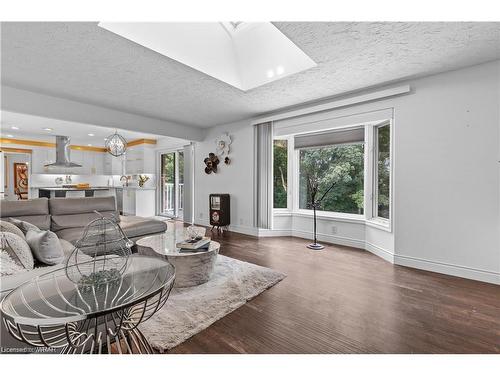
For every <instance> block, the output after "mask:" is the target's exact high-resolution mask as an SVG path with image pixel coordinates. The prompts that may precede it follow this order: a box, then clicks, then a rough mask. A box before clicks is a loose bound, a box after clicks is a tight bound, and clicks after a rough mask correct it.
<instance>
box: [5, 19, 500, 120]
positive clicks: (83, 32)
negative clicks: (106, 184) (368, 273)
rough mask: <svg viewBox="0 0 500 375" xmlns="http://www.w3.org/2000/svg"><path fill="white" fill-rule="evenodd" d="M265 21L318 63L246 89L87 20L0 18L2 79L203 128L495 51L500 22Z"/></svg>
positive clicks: (477, 59)
mask: <svg viewBox="0 0 500 375" xmlns="http://www.w3.org/2000/svg"><path fill="white" fill-rule="evenodd" d="M274 24H275V25H276V27H277V28H278V29H279V30H281V31H282V32H283V33H284V34H285V35H286V36H287V37H288V38H290V39H291V40H292V41H293V42H294V43H295V44H297V46H298V47H299V48H301V49H302V50H303V51H304V52H305V53H306V54H307V55H309V56H310V57H311V58H312V59H313V60H314V61H316V62H317V63H318V66H317V67H315V68H313V69H310V70H307V71H305V72H302V73H298V74H295V75H292V76H289V77H286V78H284V79H282V80H279V81H276V82H273V83H269V84H266V85H264V86H261V87H258V88H256V89H253V90H250V91H248V92H242V91H240V90H238V89H236V88H234V87H231V86H230V85H227V84H225V83H223V82H220V81H218V80H217V79H215V78H212V77H209V76H207V75H205V74H203V73H200V72H198V71H196V70H194V69H191V68H189V67H187V66H185V65H182V64H181V63H179V62H176V61H174V60H171V59H169V58H167V57H165V56H162V55H160V54H158V53H155V52H153V51H151V50H148V49H147V48H144V47H142V46H140V45H137V44H135V43H133V42H131V41H129V40H126V39H124V38H121V37H119V36H117V35H115V34H113V33H111V32H108V31H106V30H103V29H101V28H99V27H98V26H97V23H46V22H44V23H41V22H39V23H2V33H1V38H2V60H1V62H2V72H1V74H2V83H3V84H6V85H9V86H14V87H19V88H24V89H28V90H32V91H38V92H41V93H46V94H51V95H55V96H61V97H64V98H68V99H73V100H78V101H82V102H86V103H90V104H96V105H101V106H105V107H109V108H113V109H118V110H123V111H127V112H131V113H136V114H141V115H147V116H151V117H157V118H160V119H165V120H171V121H176V122H179V123H184V124H192V125H196V126H199V127H209V126H213V125H216V124H222V123H228V122H232V121H237V120H240V119H244V118H249V117H252V116H255V115H259V114H262V113H266V112H270V111H274V110H278V109H281V108H284V107H288V106H292V105H296V104H301V103H304V102H308V101H313V100H317V99H321V98H325V97H329V96H334V95H339V94H342V93H346V92H350V91H354V90H359V89H362V88H364V87H371V86H377V85H382V84H384V83H387V82H393V81H396V80H401V79H404V78H409V77H417V76H423V75H428V74H433V73H438V72H441V71H446V70H453V69H457V68H460V67H464V66H469V65H474V64H478V63H482V62H486V61H490V60H495V59H499V58H500V23H342V22H332V23H315V22H301V23H289V22H276V23H274Z"/></svg>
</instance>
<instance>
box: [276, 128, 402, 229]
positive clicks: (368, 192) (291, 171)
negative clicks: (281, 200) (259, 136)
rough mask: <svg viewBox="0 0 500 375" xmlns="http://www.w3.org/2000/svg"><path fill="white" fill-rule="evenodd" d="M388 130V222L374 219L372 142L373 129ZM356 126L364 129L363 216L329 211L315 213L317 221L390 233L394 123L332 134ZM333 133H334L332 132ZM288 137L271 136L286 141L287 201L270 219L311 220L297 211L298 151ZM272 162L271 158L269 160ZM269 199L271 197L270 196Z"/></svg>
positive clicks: (307, 212) (306, 213)
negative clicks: (354, 225)
mask: <svg viewBox="0 0 500 375" xmlns="http://www.w3.org/2000/svg"><path fill="white" fill-rule="evenodd" d="M385 125H388V126H389V130H390V139H389V158H390V171H389V219H386V218H382V217H378V216H376V215H377V211H378V206H375V204H377V195H378V194H377V193H378V189H377V185H378V181H377V180H376V176H377V174H378V173H377V153H376V151H377V146H378V145H377V142H376V139H377V138H376V128H377V127H381V126H385ZM360 126H362V127H364V129H365V141H364V176H363V178H364V208H363V214H348V213H342V212H331V211H319V210H318V211H316V214H317V217H318V218H321V219H325V220H334V221H342V222H352V223H359V222H363V223H365V224H366V225H367V226H370V227H374V228H377V229H380V230H383V231H386V232H392V218H393V212H394V211H393V206H394V205H393V186H394V178H393V175H394V173H393V171H394V149H393V148H394V121H393V119H386V120H383V121H378V122H372V123H367V124H366V123H365V124H356V125H354V124H353V125H349V126H342V127H338V128H335V130H347V129H351V128H359V127H360ZM332 130H334V129H332ZM295 135H296V134H290V135H286V136H275V137H273V140H274V139H286V140H287V141H288V143H287V144H288V160H287V163H288V176H287V180H288V181H287V183H288V192H287V193H288V199H287V208H273V216H299V217H309V216H310V217H312V215H313V212H312V210H308V209H301V208H299V189H298V187H299V180H300V171H299V167H300V163H299V161H300V154H299V152H300V149H295V144H294V136H295ZM273 161H274V158H273ZM273 170H274V166H273ZM272 197H274V192H273V195H272ZM272 199H273V201H272V205H273V206H274V198H272Z"/></svg>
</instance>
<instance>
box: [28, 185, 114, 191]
mask: <svg viewBox="0 0 500 375" xmlns="http://www.w3.org/2000/svg"><path fill="white" fill-rule="evenodd" d="M33 188H34V189H38V190H49V191H85V190H109V189H113V187H105V186H89V187H88V188H82V189H79V188H65V187H62V186H56V187H51V186H48V187H33Z"/></svg>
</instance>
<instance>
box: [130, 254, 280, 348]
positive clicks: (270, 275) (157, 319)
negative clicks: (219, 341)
mask: <svg viewBox="0 0 500 375" xmlns="http://www.w3.org/2000/svg"><path fill="white" fill-rule="evenodd" d="M285 277H286V275H285V274H283V273H281V272H277V271H274V270H272V269H270V268H266V267H261V266H257V265H256V264H252V263H247V262H242V261H240V260H237V259H233V258H228V257H225V256H223V255H220V254H219V255H218V256H217V262H216V264H215V267H214V271H213V274H212V277H211V278H210V280H209V281H208V282H207V283H205V284H202V285H198V286H194V287H189V288H179V289H173V290H172V292H171V293H170V297H169V298H168V300H167V302H166V303H165V305H164V306H163V307H162V309H161V310H160V311H158V312H157V313H156V314H155V315H153V316H152V317H151V318H150V319H149V320H147V321H146V322H144V323H142V324H141V325H140V326H139V328H140V330H141V331H142V333H143V334H144V335H145V336H146V337H147V339H148V340H149V342H150V344H151V345H152V346H153V348H154V349H156V350H158V351H159V352H164V351H166V350H169V349H171V348H173V347H175V346H177V345H179V344H180V343H182V342H183V341H186V340H187V339H188V338H190V337H191V336H193V335H195V334H197V333H198V332H200V331H202V330H204V329H205V328H207V327H208V326H210V325H211V324H212V323H214V322H216V321H217V320H219V319H221V318H222V317H224V316H225V315H227V314H229V313H230V312H232V311H234V310H236V309H237V308H238V307H240V306H242V305H244V304H245V303H246V302H247V301H249V300H251V299H252V298H254V297H255V296H257V295H259V294H260V293H262V292H263V291H265V290H266V289H269V288H270V287H272V286H273V285H275V284H276V283H278V282H280V281H281V280H283V279H284V278H285Z"/></svg>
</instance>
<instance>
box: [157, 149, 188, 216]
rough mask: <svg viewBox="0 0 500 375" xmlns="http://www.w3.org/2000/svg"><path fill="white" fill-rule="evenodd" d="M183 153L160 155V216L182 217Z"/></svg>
mask: <svg viewBox="0 0 500 375" xmlns="http://www.w3.org/2000/svg"><path fill="white" fill-rule="evenodd" d="M183 200H184V152H183V151H182V150H177V151H171V152H165V153H162V154H160V215H164V216H169V217H178V218H182V217H183Z"/></svg>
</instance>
